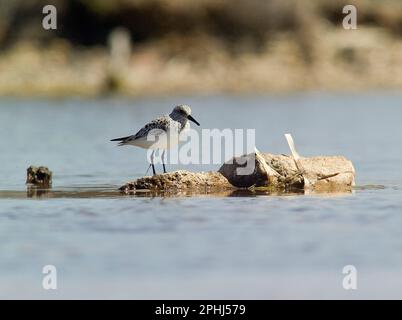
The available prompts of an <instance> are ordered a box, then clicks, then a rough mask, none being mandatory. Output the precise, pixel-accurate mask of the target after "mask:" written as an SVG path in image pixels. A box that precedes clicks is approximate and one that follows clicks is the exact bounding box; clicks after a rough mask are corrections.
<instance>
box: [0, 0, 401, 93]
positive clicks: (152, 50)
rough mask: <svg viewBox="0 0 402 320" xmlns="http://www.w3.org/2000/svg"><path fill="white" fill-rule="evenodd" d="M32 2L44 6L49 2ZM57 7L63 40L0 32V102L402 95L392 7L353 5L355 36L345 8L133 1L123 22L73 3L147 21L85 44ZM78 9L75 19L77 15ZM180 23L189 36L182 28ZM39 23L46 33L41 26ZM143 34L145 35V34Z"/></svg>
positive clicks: (397, 10)
mask: <svg viewBox="0 0 402 320" xmlns="http://www.w3.org/2000/svg"><path fill="white" fill-rule="evenodd" d="M16 2H17V3H18V2H19V1H16ZM28 2H29V1H28ZM31 2H33V3H35V5H36V6H39V5H41V4H42V2H43V1H40V0H31ZM58 2H60V6H61V8H64V11H63V10H60V11H61V13H60V15H61V17H60V21H61V22H60V29H61V30H60V31H58V33H54V32H53V33H52V32H51V31H44V30H37V31H36V32H37V34H35V32H33V31H32V32H33V33H34V34H35V36H32V35H31V33H32V32H31V33H28V35H29V36H27V35H26V32H27V31H24V32H25V33H24V32H22V31H21V32H19V33H18V32H16V33H15V34H13V35H12V36H9V37H7V36H4V34H6V33H5V32H3V33H1V32H0V36H1V34H3V45H2V49H1V50H0V96H18V97H21V96H27V97H30V96H39V97H42V96H43V97H65V96H71V95H72V96H84V97H97V96H102V95H108V94H112V95H125V96H150V95H157V96H160V95H172V94H175V95H177V94H179V95H180V94H186V95H189V94H217V93H227V94H230V93H278V92H279V93H283V92H285V93H286V92H297V91H304V90H307V91H317V90H325V91H362V90H365V91H368V90H382V89H390V90H399V89H401V88H402V37H401V35H402V5H401V4H399V3H398V2H396V1H393V0H390V1H385V2H381V5H380V3H377V2H376V6H375V5H374V4H372V2H370V1H367V0H361V1H351V3H356V6H357V8H358V10H359V16H358V17H359V20H358V29H357V30H345V29H343V28H342V19H343V15H342V6H343V5H344V3H343V1H334V2H333V3H332V4H328V2H324V1H321V0H314V1H311V2H304V4H303V5H300V3H303V2H295V1H292V0H286V1H282V2H281V1H278V0H273V1H268V2H266V3H267V4H269V6H268V5H265V4H263V5H262V4H261V1H257V0H251V2H250V3H249V4H247V5H246V4H245V1H244V0H236V1H235V4H238V5H239V7H238V8H237V9H236V10H234V11H233V9H231V10H232V11H230V10H229V7H228V5H229V4H230V3H229V2H228V1H226V0H222V1H217V0H208V1H207V0H205V1H196V2H195V3H197V5H192V6H191V5H189V4H188V3H187V2H183V1H181V0H175V1H173V4H169V5H170V7H168V8H167V7H166V6H167V2H166V1H165V0H159V1H154V0H152V1H150V2H148V3H146V2H144V1H142V0H138V1H134V0H132V1H127V2H124V3H125V5H126V7H121V8H120V7H118V8H119V10H120V11H121V12H120V11H117V13H116V11H113V10H117V9H116V8H115V7H114V5H113V6H111V8H109V7H106V9H105V7H102V6H101V7H99V6H98V7H96V6H94V3H97V4H98V5H101V4H103V5H105V3H106V2H104V1H102V0H97V1H79V0H75V1H72V3H76V4H79V5H80V6H81V7H82V8H85V10H87V11H88V12H90V14H92V16H90V15H89V13H86V14H87V15H89V17H91V19H95V18H96V19H99V17H98V15H101V16H102V15H103V16H102V17H103V19H104V20H105V21H108V20H107V19H106V18H105V17H107V18H109V17H110V16H112V17H114V16H118V17H119V18H121V16H123V14H125V15H129V16H130V14H131V16H135V14H137V15H138V12H140V13H142V14H148V15H149V16H146V17H143V18H142V20H139V21H138V23H137V24H136V23H135V21H134V22H133V21H131V20H128V21H131V22H130V23H131V24H130V23H127V22H125V20H124V19H123V18H121V19H120V20H119V22H120V25H119V24H117V25H111V26H108V28H105V26H104V25H102V24H100V26H102V28H101V27H99V30H100V31H97V30H96V28H95V30H94V31H93V34H91V33H88V35H82V36H81V38H80V37H79V30H78V31H76V32H78V35H77V34H75V33H74V32H73V31H71V30H69V29H68V28H67V27H66V25H67V22H69V20H68V17H69V11H68V10H67V9H68V8H67V9H66V7H65V6H64V7H63V6H62V4H63V3H64V1H63V0H59V1H58ZM117 3H118V4H120V5H122V3H123V2H122V1H120V0H119V1H117ZM127 3H128V4H127ZM144 3H146V4H144ZM297 3H299V5H296V4H297ZM90 4H91V5H90ZM388 4H391V5H388ZM64 5H65V4H64ZM162 5H163V6H162ZM85 6H88V8H90V9H88V8H87V7H85ZM225 6H226V7H225ZM245 6H246V7H245ZM81 7H78V8H81ZM82 8H81V9H77V7H74V10H76V11H75V12H80V11H79V10H83V9H82ZM94 8H95V9H94ZM99 8H101V9H99ZM161 8H162V9H161ZM211 8H212V9H211ZM262 8H263V9H264V10H266V11H262ZM123 9H124V10H125V11H124V10H123ZM71 10H72V9H71ZM77 10H78V11H77ZM90 10H93V11H90ZM96 10H98V11H99V10H100V12H101V13H99V12H98V11H96ZM102 10H103V11H102ZM105 10H106V13H105V12H104V11H105ZM107 10H110V12H111V13H110V12H109V11H107ZM130 10H131V11H130ZM135 10H137V11H135ZM141 10H142V11H141ZM208 10H209V11H208ZM214 10H215V11H214ZM219 10H220V11H219ZM242 10H248V11H247V12H246V11H244V12H242ZM200 12H202V13H200ZM205 12H207V13H205ZM211 12H212V13H211ZM155 13H157V14H161V15H162V17H161V18H160V19H163V18H166V20H167V22H165V25H164V24H163V23H159V24H158V23H157V22H158V21H159V18H158V17H157V18H152V17H153V16H154V15H155ZM119 14H120V15H119ZM113 15H114V16H113ZM131 16H130V18H131ZM276 16H278V17H276ZM94 17H95V18H94ZM123 17H124V16H123ZM172 17H173V18H172ZM211 17H212V18H211ZM275 17H276V18H275ZM40 18H41V16H40V15H39V16H37V17H36V16H34V18H32V19H33V21H36V20H38V19H40ZM147 18H148V19H149V25H148V24H147ZM178 18H181V19H182V20H183V24H184V26H182V25H181V24H180V23H179V26H176V24H175V23H176V22H175V19H178ZM35 19H36V20H35ZM110 19H111V18H110ZM275 19H276V20H275ZM84 20H85V19H84ZM190 20H191V21H193V22H194V24H195V26H194V25H192V24H191V23H192V22H190V23H189V21H190ZM85 21H86V20H85ZM85 21H84V22H83V21H80V20H77V24H78V27H79V26H80V24H81V25H83V26H84V27H83V28H84V29H82V33H84V31H85V32H89V31H88V30H87V29H85V28H86V25H85V23H88V21H86V22H85ZM144 21H145V22H144ZM172 21H173V22H172ZM36 22H37V23H38V25H40V21H36ZM36 22H35V23H36ZM25 23H26V25H28V26H29V25H30V24H28V22H25ZM69 23H71V21H70V22H69ZM102 23H106V22H102ZM219 23H220V24H219ZM92 24H94V22H92ZM10 25H11V23H10ZM35 25H36V24H35ZM95 25H96V24H95ZM24 26H25V24H24ZM68 26H70V25H68ZM96 26H97V25H96ZM144 26H145V27H144ZM212 26H215V28H212ZM78 27H76V28H78ZM147 27H149V30H148V29H147V30H146V31H144V28H145V29H146V28H147ZM10 28H11V27H9V29H10ZM27 28H28V27H27ZM141 28H142V29H141ZM158 28H159V29H158ZM182 28H184V30H183V29H182ZM185 28H188V30H185ZM106 29H107V30H106ZM210 29H211V30H210ZM232 29H233V30H234V31H233V30H232ZM21 30H25V29H24V28H22V29H21ZM138 30H140V31H138ZM141 30H142V31H141ZM165 30H166V31H165ZM0 31H1V26H0ZM68 32H69V33H68ZM9 33H10V32H9ZM97 34H99V35H103V34H104V39H103V38H102V39H100V40H99V41H98V42H97V41H95V40H93V41H94V43H87V42H88V41H89V40H88V39H91V41H92V39H94V38H95V35H97ZM6 35H7V34H6ZM4 39H5V40H4ZM10 39H11V40H10ZM0 40H1V37H0Z"/></svg>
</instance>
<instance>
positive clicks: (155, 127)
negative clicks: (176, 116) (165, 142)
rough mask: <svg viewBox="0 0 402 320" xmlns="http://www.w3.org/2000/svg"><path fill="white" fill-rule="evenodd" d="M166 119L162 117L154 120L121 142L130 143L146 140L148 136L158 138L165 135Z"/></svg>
mask: <svg viewBox="0 0 402 320" xmlns="http://www.w3.org/2000/svg"><path fill="white" fill-rule="evenodd" d="M166 122H167V121H166V119H165V118H164V117H160V118H156V119H154V120H152V121H151V122H149V123H147V124H146V125H145V126H144V127H142V128H141V129H140V130H139V131H138V132H137V133H136V134H134V135H132V136H129V137H127V138H126V139H125V140H124V141H123V142H125V143H126V142H130V141H134V140H137V139H140V138H146V137H147V136H148V135H152V136H159V135H161V134H165V133H166V127H167V125H166Z"/></svg>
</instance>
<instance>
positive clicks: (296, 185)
mask: <svg viewBox="0 0 402 320" xmlns="http://www.w3.org/2000/svg"><path fill="white" fill-rule="evenodd" d="M285 138H286V140H287V142H288V145H289V148H290V151H291V155H289V156H288V155H275V154H271V153H261V152H259V151H258V150H256V152H254V153H250V154H247V155H243V156H241V157H236V158H233V159H232V160H230V161H228V162H226V163H224V164H223V165H222V166H221V168H220V169H219V171H218V172H199V173H196V172H188V171H176V172H170V173H166V174H161V175H156V176H153V177H144V178H140V179H137V180H135V181H133V182H129V183H127V184H125V185H124V186H122V187H121V188H120V191H122V192H124V193H134V192H138V191H140V190H152V191H157V192H158V191H169V192H177V191H183V190H187V191H192V192H194V193H200V192H201V193H210V192H214V193H216V192H218V193H219V192H221V191H224V190H232V191H233V190H236V189H237V190H238V189H247V188H248V189H251V190H252V191H256V190H260V191H264V192H268V193H270V194H273V193H283V192H295V193H300V192H308V193H314V192H350V191H351V190H352V187H353V186H354V185H355V169H354V167H353V164H352V162H351V161H349V160H348V159H346V158H345V157H341V156H318V157H310V158H306V157H301V156H300V155H299V154H298V153H297V151H296V148H295V145H294V141H293V138H292V136H291V135H290V134H285Z"/></svg>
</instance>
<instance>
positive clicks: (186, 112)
mask: <svg viewBox="0 0 402 320" xmlns="http://www.w3.org/2000/svg"><path fill="white" fill-rule="evenodd" d="M171 116H173V117H175V118H176V117H177V118H185V119H188V120H190V121H192V122H194V123H195V124H196V125H197V126H199V125H200V124H199V123H198V121H197V120H195V119H194V118H193V117H192V116H191V108H190V107H189V106H188V105H185V104H182V105H179V106H176V107H175V108H174V109H173V111H172V113H171Z"/></svg>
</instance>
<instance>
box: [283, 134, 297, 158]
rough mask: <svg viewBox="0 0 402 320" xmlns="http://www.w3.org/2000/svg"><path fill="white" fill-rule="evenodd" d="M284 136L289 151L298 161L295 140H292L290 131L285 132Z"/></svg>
mask: <svg viewBox="0 0 402 320" xmlns="http://www.w3.org/2000/svg"><path fill="white" fill-rule="evenodd" d="M285 138H286V140H287V142H288V145H289V149H290V152H291V153H292V156H293V158H294V159H295V160H296V161H298V160H299V159H300V156H299V154H298V153H297V151H296V147H295V142H294V141H293V137H292V135H291V134H290V133H286V134H285Z"/></svg>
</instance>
